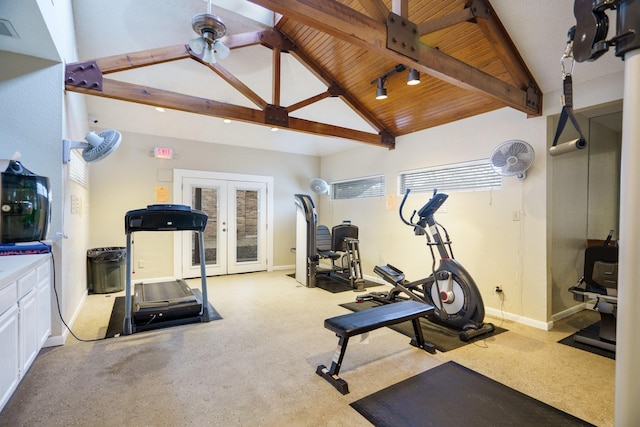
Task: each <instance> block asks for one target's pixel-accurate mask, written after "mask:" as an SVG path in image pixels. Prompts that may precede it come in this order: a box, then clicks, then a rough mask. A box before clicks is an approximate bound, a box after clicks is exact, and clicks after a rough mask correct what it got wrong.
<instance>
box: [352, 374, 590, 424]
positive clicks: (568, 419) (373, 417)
mask: <svg viewBox="0 0 640 427" xmlns="http://www.w3.org/2000/svg"><path fill="white" fill-rule="evenodd" d="M351 406H352V407H353V408H354V409H355V410H356V411H358V412H359V413H360V414H361V415H362V416H364V417H365V418H366V419H367V420H369V422H371V423H372V424H373V425H375V426H378V427H386V426H393V427H401V426H412V427H414V426H493V427H501V426H505V427H507V426H508V427H512V426H519V427H522V426H536V427H541V426H553V427H563V426H567V427H568V426H591V425H592V424H589V423H587V422H585V421H582V420H581V419H579V418H577V417H575V416H573V415H570V414H568V413H566V412H563V411H561V410H559V409H557V408H554V407H552V406H549V405H547V404H546V403H544V402H541V401H539V400H536V399H534V398H532V397H530V396H527V395H526V394H524V393H521V392H519V391H517V390H514V389H512V388H510V387H507V386H505V385H504V384H501V383H499V382H497V381H494V380H492V379H491V378H488V377H485V376H484V375H481V374H479V373H477V372H475V371H473V370H471V369H469V368H466V367H464V366H462V365H459V364H457V363H455V362H447V363H445V364H443V365H439V366H436V367H435V368H433V369H430V370H428V371H425V372H423V373H421V374H418V375H416V376H414V377H411V378H409V379H407V380H404V381H401V382H399V383H397V384H394V385H392V386H390V387H387V388H385V389H383V390H380V391H379V392H376V393H374V394H372V395H369V396H367V397H364V398H362V399H360V400H357V401H355V402H353V403H352V404H351Z"/></svg>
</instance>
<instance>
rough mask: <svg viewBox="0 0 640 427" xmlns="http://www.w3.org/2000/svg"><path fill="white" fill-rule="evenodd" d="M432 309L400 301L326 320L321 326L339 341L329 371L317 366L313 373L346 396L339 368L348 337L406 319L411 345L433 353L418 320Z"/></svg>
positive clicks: (344, 383) (416, 302)
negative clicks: (410, 330)
mask: <svg viewBox="0 0 640 427" xmlns="http://www.w3.org/2000/svg"><path fill="white" fill-rule="evenodd" d="M433 309H434V307H433V306H432V305H429V304H424V303H421V302H418V301H402V302H396V303H393V304H386V305H381V306H378V307H373V308H369V309H367V310H363V311H357V312H354V313H348V314H343V315H341V316H336V317H332V318H330V319H326V320H325V321H324V327H325V328H327V329H330V330H332V331H333V332H335V333H336V335H337V336H338V339H339V340H338V347H337V348H336V352H335V354H334V356H333V360H332V362H331V369H327V367H326V366H324V365H319V366H318V367H317V368H316V374H318V375H320V376H321V377H323V378H324V379H325V380H327V381H328V382H329V383H330V384H331V385H332V386H334V387H335V388H336V389H337V390H338V391H339V392H340V393H342V394H347V393H349V386H348V384H347V382H346V381H345V380H343V379H342V378H340V377H339V376H338V374H339V372H340V366H342V359H343V358H344V354H345V352H346V351H347V344H348V342H349V338H350V337H352V336H355V335H360V334H364V333H365V332H369V331H373V330H375V329H378V328H382V327H384V326H391V325H395V324H396V323H402V322H406V321H408V320H411V323H412V324H413V332H414V338H412V339H411V345H413V346H415V347H418V348H421V349H423V350H425V351H428V352H429V353H431V354H435V352H436V350H435V347H434V346H433V345H432V344H431V343H427V342H425V341H424V337H423V335H422V328H421V326H420V317H423V316H426V315H427V314H429V313H431V312H432V311H433Z"/></svg>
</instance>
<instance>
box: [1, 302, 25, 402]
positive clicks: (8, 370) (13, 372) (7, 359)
mask: <svg viewBox="0 0 640 427" xmlns="http://www.w3.org/2000/svg"><path fill="white" fill-rule="evenodd" d="M0 343H2V345H0V360H2V369H0V411H1V410H2V408H4V405H5V404H6V403H7V401H8V400H9V398H10V397H11V394H12V393H13V391H14V390H15V389H16V387H17V386H18V382H19V381H20V374H19V370H20V352H19V345H18V305H17V304H15V303H14V305H13V306H12V307H11V308H9V309H8V310H7V311H5V312H4V313H3V314H2V315H1V316H0Z"/></svg>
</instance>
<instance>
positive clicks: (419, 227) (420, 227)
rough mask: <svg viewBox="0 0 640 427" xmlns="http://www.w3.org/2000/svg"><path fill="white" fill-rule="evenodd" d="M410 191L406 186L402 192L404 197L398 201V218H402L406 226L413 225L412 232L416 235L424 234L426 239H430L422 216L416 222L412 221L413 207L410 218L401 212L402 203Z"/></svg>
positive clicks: (414, 212) (414, 211)
mask: <svg viewBox="0 0 640 427" xmlns="http://www.w3.org/2000/svg"><path fill="white" fill-rule="evenodd" d="M410 192H411V189H410V188H407V189H406V190H405V192H404V197H402V202H400V208H399V209H398V213H399V214H400V219H401V220H402V222H404V223H405V224H407V225H408V226H411V227H413V232H414V234H415V235H416V236H422V235H425V236H427V241H429V242H430V241H431V239H430V238H429V233H427V230H426V229H425V228H424V227H425V225H426V223H425V221H424V218H422V217H421V218H420V220H419V221H418V222H417V223H416V222H413V217H415V216H416V213H417V211H416V210H415V209H414V210H413V213H412V214H411V218H409V220H408V221H407V219H406V218H405V217H404V215H403V214H402V210H403V208H404V203H405V202H406V201H407V196H408V195H409V193H410Z"/></svg>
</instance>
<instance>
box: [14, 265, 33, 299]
mask: <svg viewBox="0 0 640 427" xmlns="http://www.w3.org/2000/svg"><path fill="white" fill-rule="evenodd" d="M36 283H37V282H36V270H32V271H30V272H28V273H27V274H25V275H24V276H22V277H21V278H19V279H18V299H20V298H22V297H23V296H25V295H26V294H28V293H29V291H30V290H31V289H33V288H35V287H36Z"/></svg>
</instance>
